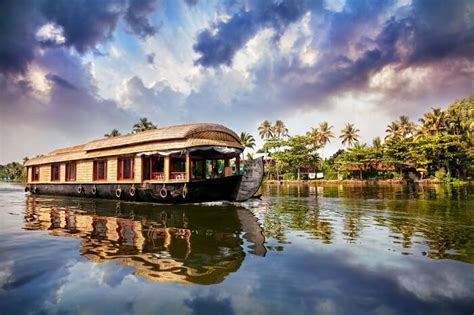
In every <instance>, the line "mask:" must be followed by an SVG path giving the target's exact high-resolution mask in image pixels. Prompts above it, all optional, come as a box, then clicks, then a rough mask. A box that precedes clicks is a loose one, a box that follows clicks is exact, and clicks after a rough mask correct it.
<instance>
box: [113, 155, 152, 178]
mask: <svg viewBox="0 0 474 315" xmlns="http://www.w3.org/2000/svg"><path fill="white" fill-rule="evenodd" d="M125 160H130V175H131V177H130V178H125V177H123V169H124V161H125ZM150 165H151V160H150ZM150 176H151V174H150ZM134 179H135V157H134V156H129V157H121V158H117V180H134Z"/></svg>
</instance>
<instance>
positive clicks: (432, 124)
mask: <svg viewBox="0 0 474 315" xmlns="http://www.w3.org/2000/svg"><path fill="white" fill-rule="evenodd" d="M420 122H421V124H422V128H421V131H422V132H423V133H424V134H427V135H437V134H439V133H441V132H443V131H445V130H446V129H447V116H446V112H444V111H442V110H441V109H440V108H433V109H432V111H431V112H428V113H426V114H425V115H423V117H422V118H420Z"/></svg>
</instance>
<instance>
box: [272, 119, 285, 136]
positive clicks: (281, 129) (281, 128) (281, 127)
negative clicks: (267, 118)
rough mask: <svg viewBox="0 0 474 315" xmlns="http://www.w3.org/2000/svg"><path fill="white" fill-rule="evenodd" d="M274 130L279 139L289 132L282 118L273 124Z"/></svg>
mask: <svg viewBox="0 0 474 315" xmlns="http://www.w3.org/2000/svg"><path fill="white" fill-rule="evenodd" d="M273 132H274V135H275V136H276V137H277V138H278V139H281V138H282V137H284V136H286V135H287V134H288V128H286V126H285V123H284V122H283V121H282V120H277V121H276V122H275V126H273Z"/></svg>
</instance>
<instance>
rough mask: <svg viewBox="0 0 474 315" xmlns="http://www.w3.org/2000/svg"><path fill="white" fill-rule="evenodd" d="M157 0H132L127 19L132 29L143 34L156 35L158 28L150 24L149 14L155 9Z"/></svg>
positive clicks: (138, 33) (142, 35)
mask: <svg viewBox="0 0 474 315" xmlns="http://www.w3.org/2000/svg"><path fill="white" fill-rule="evenodd" d="M155 2H156V0H130V5H129V7H128V9H127V13H126V14H125V20H126V21H127V22H128V25H130V28H131V29H132V31H133V32H134V33H135V34H137V35H139V36H141V37H146V36H152V35H155V34H156V32H157V31H158V29H157V28H156V27H154V26H151V25H150V22H149V21H148V16H149V15H150V14H151V13H152V12H153V11H154V8H155Z"/></svg>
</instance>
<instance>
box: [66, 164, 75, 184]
mask: <svg viewBox="0 0 474 315" xmlns="http://www.w3.org/2000/svg"><path fill="white" fill-rule="evenodd" d="M75 180H76V162H69V163H66V181H67V182H73V181H75Z"/></svg>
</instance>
